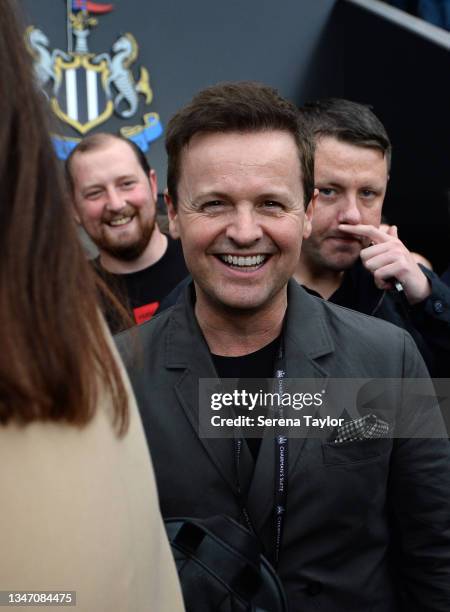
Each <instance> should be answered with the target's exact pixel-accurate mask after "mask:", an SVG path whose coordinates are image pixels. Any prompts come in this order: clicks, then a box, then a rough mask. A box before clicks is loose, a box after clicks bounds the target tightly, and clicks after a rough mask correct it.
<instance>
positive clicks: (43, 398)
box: [0, 0, 128, 433]
mask: <svg viewBox="0 0 450 612" xmlns="http://www.w3.org/2000/svg"><path fill="white" fill-rule="evenodd" d="M0 57H1V58H2V61H1V62H0V90H1V92H2V95H1V96H0V117H1V122H0V151H1V154H0V194H1V196H0V197H1V200H0V320H1V328H0V346H1V351H0V422H1V423H3V424H6V423H8V422H11V421H16V422H20V423H29V422H31V421H58V422H66V423H70V424H73V425H83V424H85V423H87V422H88V421H89V420H90V419H91V418H92V417H93V415H94V413H95V410H96V405H97V399H98V397H99V394H100V392H103V391H106V392H107V393H108V394H109V395H110V396H111V398H112V405H113V409H114V415H113V416H114V423H115V425H116V427H117V428H118V431H119V432H120V433H123V432H125V430H126V427H127V423H128V411H127V395H126V389H125V385H124V382H123V380H122V378H121V375H120V369H119V365H118V363H117V362H116V360H115V357H114V355H113V353H112V350H111V347H110V344H109V342H108V339H107V335H106V334H105V324H104V321H103V320H102V318H101V315H100V311H99V307H98V304H97V294H96V284H95V278H94V273H93V272H92V271H91V270H90V267H89V264H88V262H87V261H86V258H85V255H84V253H83V251H82V247H81V245H80V243H79V241H78V237H77V233H76V227H75V222H74V220H73V219H72V215H71V210H70V206H69V203H68V201H67V199H66V197H65V192H64V182H63V180H62V177H61V176H60V171H59V167H58V165H57V162H56V159H55V156H54V153H53V149H52V145H51V142H50V139H49V136H48V124H47V117H46V111H45V107H44V105H43V101H44V97H43V95H42V94H41V93H39V92H38V90H37V88H36V86H35V82H34V76H33V73H32V68H31V61H30V57H29V56H28V53H27V51H26V49H25V46H24V44H23V40H22V35H21V31H20V27H19V25H18V23H17V21H16V16H15V14H14V9H13V5H12V2H11V0H0Z"/></svg>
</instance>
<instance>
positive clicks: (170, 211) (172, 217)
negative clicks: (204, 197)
mask: <svg viewBox="0 0 450 612" xmlns="http://www.w3.org/2000/svg"><path fill="white" fill-rule="evenodd" d="M164 201H165V203H166V206H167V216H168V217H169V232H170V235H171V236H172V238H174V239H175V240H176V239H177V238H179V237H180V228H179V222H178V214H177V209H176V208H175V205H174V203H173V200H172V196H171V195H170V194H169V192H168V191H167V189H165V190H164Z"/></svg>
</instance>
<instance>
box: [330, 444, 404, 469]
mask: <svg viewBox="0 0 450 612" xmlns="http://www.w3.org/2000/svg"><path fill="white" fill-rule="evenodd" d="M391 448H392V440H391V439H390V438H371V439H367V440H354V441H352V442H343V443H341V444H336V443H335V442H324V443H323V444H322V455H323V462H324V464H325V465H340V464H345V463H364V462H369V461H376V460H377V459H379V458H380V457H382V456H384V455H386V454H388V453H389V452H390V450H391Z"/></svg>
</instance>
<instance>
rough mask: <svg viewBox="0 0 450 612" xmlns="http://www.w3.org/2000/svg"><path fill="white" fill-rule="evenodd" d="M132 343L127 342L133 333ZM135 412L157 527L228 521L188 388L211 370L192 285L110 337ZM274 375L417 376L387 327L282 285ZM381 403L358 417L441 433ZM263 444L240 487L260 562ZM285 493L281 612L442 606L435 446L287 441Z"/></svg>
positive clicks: (224, 476)
mask: <svg viewBox="0 0 450 612" xmlns="http://www.w3.org/2000/svg"><path fill="white" fill-rule="evenodd" d="M133 334H137V338H136V337H133ZM117 340H118V345H119V349H120V350H121V353H122V356H123V358H124V361H125V363H126V365H127V368H128V372H129V375H130V378H131V382H132V385H133V388H134V391H135V393H136V397H137V400H138V404H139V406H140V410H141V414H142V420H143V424H144V428H145V431H146V435H147V439H148V442H149V446H150V451H151V455H152V459H153V464H154V467H155V473H156V479H157V483H158V489H159V496H160V502H161V510H162V514H163V516H164V517H172V516H190V517H208V516H211V515H217V514H226V515H228V516H230V517H232V518H234V519H235V520H240V521H242V512H241V502H240V500H239V499H240V498H239V494H238V489H237V475H236V467H235V456H234V445H233V441H232V440H230V439H206V438H200V437H199V436H198V433H197V432H198V383H199V378H214V377H216V376H217V375H216V372H215V370H214V366H213V363H212V360H211V356H210V352H209V349H208V346H207V344H206V342H205V340H204V337H203V335H202V332H201V330H200V328H199V326H198V324H197V321H196V318H195V314H194V295H193V289H192V287H188V288H187V289H186V291H185V294H184V298H183V299H182V300H181V301H180V302H178V303H177V304H176V305H175V306H174V307H173V308H171V309H168V310H166V311H165V312H163V313H161V315H159V316H156V317H154V318H153V319H152V320H151V321H150V322H148V323H145V324H144V325H142V326H140V327H139V328H137V329H135V330H134V331H133V330H129V331H127V332H124V333H122V334H120V335H119V336H118V337H117ZM284 343H285V354H286V370H287V376H288V377H290V378H319V379H321V381H323V383H324V385H326V382H327V379H328V378H329V377H333V378H349V377H354V378H362V377H369V378H374V377H375V378H380V377H382V378H384V377H385V378H402V377H411V378H414V377H423V376H426V370H425V367H424V364H423V361H422V359H421V357H420V355H419V353H418V351H417V349H416V346H415V344H414V342H413V341H412V339H411V337H410V336H409V335H408V334H407V333H405V332H404V331H403V330H401V329H400V328H398V327H395V326H393V325H389V324H387V323H385V322H383V321H378V320H377V319H374V318H372V317H367V316H364V315H361V314H359V313H355V312H353V311H349V310H347V309H344V308H340V307H337V306H335V305H333V304H329V303H328V302H326V301H324V300H321V299H319V298H316V297H313V296H310V295H308V294H307V293H306V292H305V291H304V290H303V289H302V288H301V287H300V286H299V285H298V284H297V283H295V282H294V281H291V282H290V283H289V286H288V310H287V314H286V321H285V333H284ZM404 408H405V406H404V402H403V403H402V399H401V398H400V397H397V396H395V397H392V396H388V397H386V398H384V399H382V401H378V402H377V403H376V405H375V407H373V406H372V408H371V410H372V412H373V411H374V412H375V413H376V414H377V416H379V417H380V418H382V419H383V420H385V421H387V422H389V424H390V426H391V428H392V429H391V430H392V431H393V430H394V429H395V427H397V425H398V423H399V422H400V421H402V420H403V421H405V423H403V425H404V426H406V428H407V429H408V428H409V429H408V431H409V435H410V436H413V435H417V432H418V431H421V427H422V426H424V425H429V424H430V423H433V424H435V425H436V426H437V427H438V428H440V427H441V421H440V415H439V412H438V410H436V409H435V407H434V406H433V405H432V404H431V403H429V402H428V403H426V404H425V406H424V408H423V411H422V410H419V411H417V412H416V413H415V415H414V418H412V419H411V418H410V420H409V421H407V422H406V417H405V415H404V412H403V411H404ZM274 463H275V452H274V440H273V438H272V437H265V438H264V439H263V441H262V444H261V448H260V452H259V455H258V459H257V462H256V465H255V464H254V463H253V459H252V455H251V453H250V452H249V451H248V448H247V446H246V445H244V446H243V450H242V456H241V464H240V465H241V469H240V478H241V482H242V483H243V489H244V490H247V491H248V498H247V504H246V506H247V509H248V513H249V515H250V519H251V522H252V524H253V525H254V528H255V530H256V533H257V534H258V536H259V538H260V539H261V541H262V543H263V545H264V547H265V550H266V552H267V554H268V555H269V556H270V555H271V553H272V552H273V545H274V530H273V516H272V510H273V504H274V486H275V485H274ZM288 478H289V482H288V497H287V511H286V516H285V528H284V534H283V540H282V547H281V553H280V561H279V566H278V573H279V575H280V578H281V580H282V582H283V584H284V587H285V589H286V592H287V595H288V599H289V605H290V610H291V611H292V612H316V611H319V610H320V611H321V612H369V611H370V612H394V611H395V612H398V611H399V610H401V611H404V612H406V611H407V612H414V611H417V612H419V611H420V612H426V611H433V612H438V611H439V612H444V611H445V612H448V611H449V610H450V454H449V443H448V441H447V440H446V439H445V438H442V439H429V440H427V439H412V438H408V439H395V440H394V439H381V438H378V439H366V440H361V441H355V442H346V443H343V444H335V443H333V442H331V441H329V440H320V439H310V438H308V439H290V440H289V470H288Z"/></svg>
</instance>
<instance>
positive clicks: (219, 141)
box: [168, 130, 311, 311]
mask: <svg viewBox="0 0 450 612" xmlns="http://www.w3.org/2000/svg"><path fill="white" fill-rule="evenodd" d="M168 204H169V217H170V221H171V229H172V232H174V233H175V235H179V236H180V237H181V241H182V245H183V251H184V256H185V259H186V263H187V266H188V268H189V270H190V272H191V274H192V276H193V278H194V281H195V285H196V290H197V300H198V301H201V302H202V305H203V306H205V307H206V308H209V309H212V310H220V311H223V310H224V309H226V310H230V309H231V311H242V310H253V311H255V310H256V311H258V310H260V309H263V308H265V307H267V306H269V305H270V304H271V303H275V302H277V300H280V299H281V300H283V299H285V296H286V284H287V282H288V280H289V278H290V277H291V276H292V274H293V271H294V269H295V267H296V264H297V262H298V257H299V254H300V247H301V243H302V236H307V235H308V233H309V229H310V220H309V219H310V209H309V210H308V214H305V212H304V202H303V187H302V177H301V166H300V160H299V153H298V149H297V146H296V144H295V141H294V138H293V137H292V136H291V135H290V134H289V133H288V132H283V131H278V130H271V131H262V132H256V133H253V132H251V133H234V132H233V133H212V134H209V133H208V134H202V133H201V134H198V135H196V136H194V137H193V138H192V139H191V141H190V142H189V144H188V145H187V146H186V147H185V149H184V150H183V152H182V155H181V171H180V180H179V183H178V205H177V208H176V209H175V208H174V206H173V203H171V201H170V197H169V198H168ZM310 208H311V207H310Z"/></svg>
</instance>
